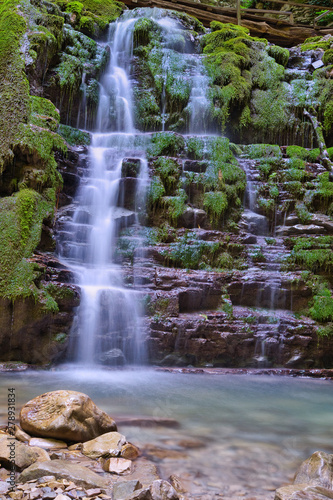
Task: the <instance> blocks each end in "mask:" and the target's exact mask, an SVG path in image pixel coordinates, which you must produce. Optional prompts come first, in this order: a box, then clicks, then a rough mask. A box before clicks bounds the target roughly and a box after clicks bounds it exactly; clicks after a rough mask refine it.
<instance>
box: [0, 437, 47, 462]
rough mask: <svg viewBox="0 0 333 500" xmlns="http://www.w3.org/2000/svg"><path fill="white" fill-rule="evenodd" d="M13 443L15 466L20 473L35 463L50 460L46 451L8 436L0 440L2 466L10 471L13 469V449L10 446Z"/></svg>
mask: <svg viewBox="0 0 333 500" xmlns="http://www.w3.org/2000/svg"><path fill="white" fill-rule="evenodd" d="M11 443H12V447H13V450H15V465H16V468H17V470H19V471H22V470H23V469H25V468H27V467H29V466H30V465H31V464H33V463H35V462H38V461H43V462H44V461H45V460H50V457H49V454H48V453H47V452H46V451H45V450H42V449H41V448H38V447H35V446H34V447H31V446H28V445H26V444H23V443H21V442H20V441H17V439H15V438H10V436H8V435H6V436H3V437H1V438H0V464H2V465H4V466H5V467H6V468H8V469H10V467H11V461H10V451H11V448H10V446H8V445H10V444H11Z"/></svg>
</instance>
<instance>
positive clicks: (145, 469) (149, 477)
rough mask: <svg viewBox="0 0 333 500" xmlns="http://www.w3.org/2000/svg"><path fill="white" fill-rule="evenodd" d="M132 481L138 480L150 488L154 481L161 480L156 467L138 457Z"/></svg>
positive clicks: (131, 476)
mask: <svg viewBox="0 0 333 500" xmlns="http://www.w3.org/2000/svg"><path fill="white" fill-rule="evenodd" d="M128 478H129V479H130V480H134V479H137V480H138V481H140V483H142V484H143V486H144V487H146V486H150V485H151V484H152V482H153V481H156V480H157V479H160V477H159V475H158V472H157V468H156V465H154V464H153V463H152V462H150V461H149V460H147V459H146V458H143V457H138V458H137V459H136V460H135V462H133V465H132V472H131V474H130V475H129V476H128Z"/></svg>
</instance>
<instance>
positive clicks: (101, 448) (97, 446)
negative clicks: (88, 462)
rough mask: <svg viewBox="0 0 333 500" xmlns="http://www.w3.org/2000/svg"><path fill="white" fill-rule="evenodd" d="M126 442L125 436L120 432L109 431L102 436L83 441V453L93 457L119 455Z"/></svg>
mask: <svg viewBox="0 0 333 500" xmlns="http://www.w3.org/2000/svg"><path fill="white" fill-rule="evenodd" d="M125 443H126V438H125V436H123V435H122V434H120V433H119V432H107V433H106V434H103V435H102V436H99V437H97V438H95V439H92V440H90V441H86V442H85V443H83V445H82V453H83V454H84V455H86V456H87V457H89V458H93V459H96V458H100V457H105V458H108V457H117V456H118V455H119V454H120V452H121V449H122V447H123V445H124V444H125Z"/></svg>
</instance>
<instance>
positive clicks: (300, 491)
mask: <svg viewBox="0 0 333 500" xmlns="http://www.w3.org/2000/svg"><path fill="white" fill-rule="evenodd" d="M329 498H331V499H332V498H333V491H332V490H329V489H327V488H323V487H322V486H311V485H309V484H297V485H296V484H293V485H291V486H283V487H282V488H279V489H278V490H276V492H275V497H274V500H301V499H302V500H327V499H329Z"/></svg>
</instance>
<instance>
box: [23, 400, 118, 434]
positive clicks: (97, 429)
mask: <svg viewBox="0 0 333 500" xmlns="http://www.w3.org/2000/svg"><path fill="white" fill-rule="evenodd" d="M20 424H21V427H22V429H24V430H25V431H26V432H28V433H29V434H32V435H34V436H41V437H50V438H55V439H63V440H65V441H76V442H82V441H89V440H90V439H94V438H95V437H97V436H100V435H101V434H104V433H106V432H112V431H116V430H117V426H116V423H115V421H114V420H113V419H112V418H111V417H110V416H109V415H107V414H106V413H105V412H104V411H102V410H100V409H99V408H98V407H97V406H96V405H95V403H93V401H92V400H91V399H90V398H89V396H87V395H86V394H83V393H81V392H75V391H54V392H47V393H45V394H42V395H41V396H37V397H36V398H34V399H32V400H31V401H29V402H28V403H26V404H25V405H24V406H23V408H22V410H21V413H20Z"/></svg>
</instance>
